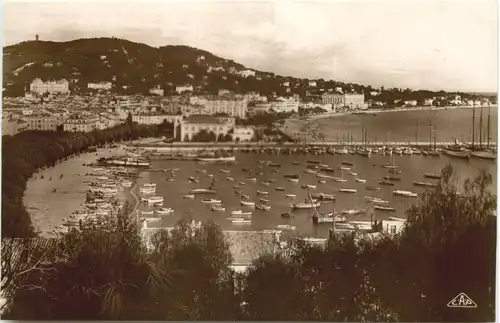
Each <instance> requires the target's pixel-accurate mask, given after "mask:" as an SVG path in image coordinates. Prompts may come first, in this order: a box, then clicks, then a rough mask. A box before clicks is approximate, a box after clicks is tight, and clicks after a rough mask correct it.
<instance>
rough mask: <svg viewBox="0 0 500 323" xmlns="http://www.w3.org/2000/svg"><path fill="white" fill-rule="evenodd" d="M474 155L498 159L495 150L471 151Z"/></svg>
mask: <svg viewBox="0 0 500 323" xmlns="http://www.w3.org/2000/svg"><path fill="white" fill-rule="evenodd" d="M470 155H471V156H472V157H477V158H482V159H491V160H493V159H496V158H497V156H496V154H495V152H493V151H489V150H483V151H472V152H471V153H470Z"/></svg>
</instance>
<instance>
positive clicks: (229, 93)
mask: <svg viewBox="0 0 500 323" xmlns="http://www.w3.org/2000/svg"><path fill="white" fill-rule="evenodd" d="M217 94H218V95H219V96H225V95H231V91H229V90H227V89H220V90H219V92H218V93H217Z"/></svg>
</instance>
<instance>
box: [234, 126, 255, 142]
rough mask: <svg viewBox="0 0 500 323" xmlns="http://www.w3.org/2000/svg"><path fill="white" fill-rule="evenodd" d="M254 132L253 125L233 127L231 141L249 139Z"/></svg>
mask: <svg viewBox="0 0 500 323" xmlns="http://www.w3.org/2000/svg"><path fill="white" fill-rule="evenodd" d="M254 134H255V129H254V128H253V127H234V130H233V141H240V142H241V141H251V140H252V138H253V136H254Z"/></svg>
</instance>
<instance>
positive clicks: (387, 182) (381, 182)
mask: <svg viewBox="0 0 500 323" xmlns="http://www.w3.org/2000/svg"><path fill="white" fill-rule="evenodd" d="M378 183H379V184H380V185H388V186H394V182H390V181H379V182H378Z"/></svg>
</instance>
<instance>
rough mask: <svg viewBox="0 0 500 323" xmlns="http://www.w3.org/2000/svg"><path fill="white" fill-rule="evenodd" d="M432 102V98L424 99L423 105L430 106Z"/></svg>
mask: <svg viewBox="0 0 500 323" xmlns="http://www.w3.org/2000/svg"><path fill="white" fill-rule="evenodd" d="M433 103H434V99H424V105H425V106H431V105H432V104H433Z"/></svg>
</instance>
